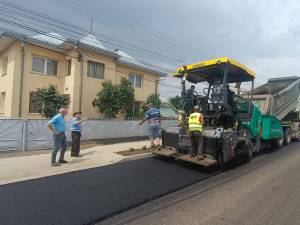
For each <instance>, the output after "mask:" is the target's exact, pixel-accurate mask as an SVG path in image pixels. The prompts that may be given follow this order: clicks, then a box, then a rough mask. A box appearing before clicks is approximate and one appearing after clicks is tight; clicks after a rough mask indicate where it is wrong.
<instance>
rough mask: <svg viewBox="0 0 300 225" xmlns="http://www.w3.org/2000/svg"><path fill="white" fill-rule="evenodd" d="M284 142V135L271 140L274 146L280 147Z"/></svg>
mask: <svg viewBox="0 0 300 225" xmlns="http://www.w3.org/2000/svg"><path fill="white" fill-rule="evenodd" d="M283 143H284V137H282V138H279V139H275V140H272V141H271V142H270V144H271V146H272V148H280V147H281V146H282V145H283Z"/></svg>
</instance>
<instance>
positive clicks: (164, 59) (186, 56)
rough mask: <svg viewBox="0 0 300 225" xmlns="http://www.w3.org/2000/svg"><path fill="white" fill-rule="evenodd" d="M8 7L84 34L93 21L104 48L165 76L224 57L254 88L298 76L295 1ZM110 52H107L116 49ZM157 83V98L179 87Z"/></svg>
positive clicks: (165, 0) (299, 19)
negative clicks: (244, 69)
mask: <svg viewBox="0 0 300 225" xmlns="http://www.w3.org/2000/svg"><path fill="white" fill-rule="evenodd" d="M12 1H14V2H16V3H18V4H21V5H23V6H24V7H27V8H31V9H33V10H36V11H38V12H40V13H43V14H47V15H49V16H52V17H55V18H59V19H60V20H63V21H66V22H70V23H72V24H76V25H78V26H80V27H83V28H86V29H89V26H90V18H93V30H94V31H95V32H96V33H97V34H100V35H104V36H105V38H103V40H104V41H105V40H106V41H108V42H115V43H116V42H118V40H121V41H123V42H124V43H127V44H128V46H129V47H127V48H125V49H123V50H125V51H127V53H129V54H130V55H132V56H134V57H135V58H136V59H139V60H141V61H146V62H150V63H151V64H155V65H159V66H160V67H163V68H168V69H170V70H174V69H175V68H176V67H179V66H182V65H184V64H188V63H194V62H198V61H202V60H205V59H210V58H216V57H223V56H228V57H231V58H233V59H236V60H237V61H239V62H241V63H243V64H244V65H246V66H248V67H249V68H251V69H252V70H253V71H254V72H255V73H256V74H257V79H256V85H261V84H262V83H264V82H266V80H267V79H269V78H272V77H282V76H297V75H299V72H298V71H300V63H299V59H300V45H299V44H300V43H299V42H300V14H299V11H300V1H297V0H286V1H282V0H273V1H267V0H260V1H259V0H243V1H241V0H230V1H228V0H214V1H211V0H185V1H182V0H151V1H150V0H143V1H141V0H89V1H80V0H68V1H64V0H40V1H34V0H12ZM12 1H10V2H12ZM0 6H1V1H0ZM0 16H1V11H0ZM2 25H3V24H0V26H2ZM31 25H32V26H36V25H37V24H31ZM43 28H44V30H48V31H56V32H58V31H59V30H57V28H55V27H51V26H48V27H47V26H44V27H43ZM116 40H117V41H116ZM104 45H105V43H104ZM115 45H116V46H108V47H111V48H117V47H119V46H117V45H118V44H115ZM121 47H124V46H121ZM148 51H151V54H150V53H149V52H148ZM154 53H155V54H154ZM161 83H162V85H161V86H160V90H161V96H163V97H170V96H173V95H176V94H177V93H179V88H175V87H167V86H165V85H164V84H168V85H172V86H176V87H179V86H180V83H179V81H177V80H175V79H173V78H172V79H171V78H167V79H166V80H164V81H162V82H161Z"/></svg>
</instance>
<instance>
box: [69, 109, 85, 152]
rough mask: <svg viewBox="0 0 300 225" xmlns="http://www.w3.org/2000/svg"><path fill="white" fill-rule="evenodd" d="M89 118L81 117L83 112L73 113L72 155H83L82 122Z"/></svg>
mask: <svg viewBox="0 0 300 225" xmlns="http://www.w3.org/2000/svg"><path fill="white" fill-rule="evenodd" d="M85 120H87V119H86V118H85V119H81V112H75V113H73V117H72V120H71V136H72V147H71V157H81V155H79V152H80V138H81V123H82V122H83V121H85Z"/></svg>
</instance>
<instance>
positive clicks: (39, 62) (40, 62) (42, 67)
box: [32, 56, 57, 76]
mask: <svg viewBox="0 0 300 225" xmlns="http://www.w3.org/2000/svg"><path fill="white" fill-rule="evenodd" d="M32 71H33V72H37V73H43V74H47V75H54V76H56V75H57V61H54V60H51V59H47V58H42V57H37V56H33V57H32Z"/></svg>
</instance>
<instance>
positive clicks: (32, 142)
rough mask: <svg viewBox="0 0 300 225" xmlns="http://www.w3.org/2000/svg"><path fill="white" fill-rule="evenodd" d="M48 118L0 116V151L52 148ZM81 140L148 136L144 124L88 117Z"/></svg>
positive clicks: (165, 123)
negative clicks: (25, 118)
mask: <svg viewBox="0 0 300 225" xmlns="http://www.w3.org/2000/svg"><path fill="white" fill-rule="evenodd" d="M47 122H48V121H47V120H28V121H22V120H17V119H12V120H10V119H0V151H1V150H4V151H7V150H21V149H23V150H36V149H49V148H51V147H52V143H53V140H52V134H51V132H50V131H49V130H48V129H47V127H46V125H47ZM175 125H176V121H174V120H164V121H163V122H162V128H167V127H170V126H175ZM82 131H83V133H82V140H99V139H100V140H101V139H113V138H130V137H143V136H147V135H148V131H147V124H146V123H145V124H144V125H143V126H140V125H139V121H129V120H89V121H86V122H84V123H83V124H82ZM66 134H67V138H68V140H69V141H71V138H70V134H71V132H70V123H69V122H67V131H66Z"/></svg>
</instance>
